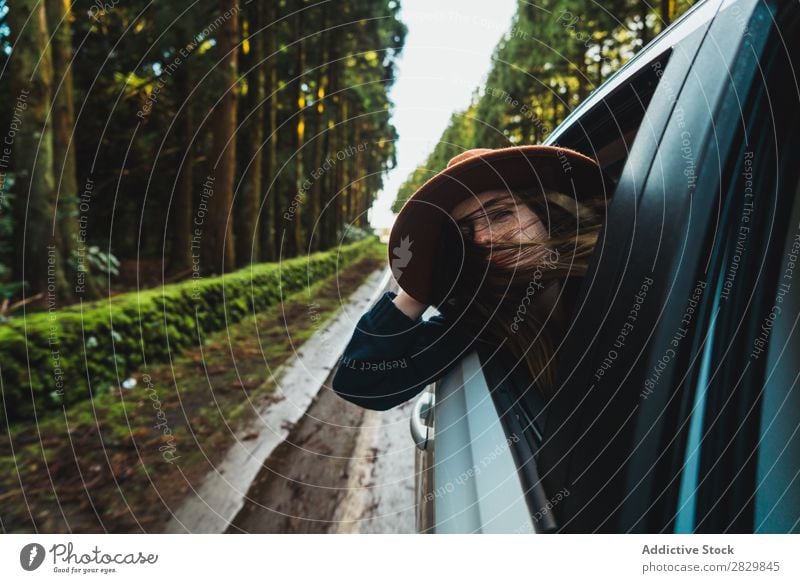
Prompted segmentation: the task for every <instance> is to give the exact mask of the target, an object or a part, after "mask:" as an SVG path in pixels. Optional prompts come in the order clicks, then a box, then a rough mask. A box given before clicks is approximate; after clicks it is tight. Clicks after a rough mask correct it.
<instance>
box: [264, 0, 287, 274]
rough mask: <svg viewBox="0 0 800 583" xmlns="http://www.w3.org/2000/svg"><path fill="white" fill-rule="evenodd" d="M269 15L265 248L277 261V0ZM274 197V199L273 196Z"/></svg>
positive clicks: (268, 256)
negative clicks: (267, 186) (268, 188)
mask: <svg viewBox="0 0 800 583" xmlns="http://www.w3.org/2000/svg"><path fill="white" fill-rule="evenodd" d="M266 6H267V15H266V18H265V19H264V21H265V22H266V23H268V24H269V29H268V32H267V33H266V34H267V35H268V36H267V52H268V53H269V54H268V57H269V59H268V61H267V66H268V67H269V90H268V91H269V94H270V98H269V136H270V137H269V141H268V142H267V165H266V169H265V170H264V176H265V177H266V180H265V181H264V182H265V184H271V185H272V187H271V188H270V190H269V192H268V193H266V192H265V193H264V196H265V197H267V199H266V200H265V201H264V206H265V208H266V209H267V210H270V209H271V212H268V214H267V216H266V217H265V218H264V224H265V225H268V228H267V229H264V231H265V235H266V239H265V241H266V244H265V245H264V247H263V248H262V250H261V251H262V253H263V256H264V260H265V261H275V260H276V259H277V258H278V250H279V249H280V245H281V221H282V220H283V217H282V214H283V213H282V212H281V197H280V196H279V195H278V181H277V177H278V99H279V94H278V23H277V16H278V11H277V8H276V5H275V3H274V2H270V1H267V2H266ZM269 199H271V200H269Z"/></svg>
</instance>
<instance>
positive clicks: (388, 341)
mask: <svg viewBox="0 0 800 583" xmlns="http://www.w3.org/2000/svg"><path fill="white" fill-rule="evenodd" d="M403 296H405V297H403ZM426 307H427V306H425V305H424V304H421V303H420V302H418V301H416V300H415V299H414V298H412V297H411V296H408V295H407V294H405V293H404V292H402V291H401V292H400V293H399V294H395V293H394V292H391V291H387V292H384V294H383V295H382V296H381V298H380V299H379V300H378V301H377V302H376V303H375V305H374V306H373V307H372V308H371V309H370V310H369V311H367V312H366V313H365V314H364V315H362V316H361V318H360V319H359V321H358V324H357V325H356V329H355V331H354V332H353V336H352V337H351V338H350V342H349V343H348V344H347V347H346V348H345V351H344V354H343V355H342V358H341V359H340V361H339V365H338V369H337V371H336V374H335V375H334V378H333V381H332V383H331V385H332V388H333V390H334V391H335V392H336V393H337V394H338V395H339V396H340V397H342V398H343V399H346V400H348V401H350V402H351V403H355V404H356V405H359V406H361V407H365V408H367V409H374V410H378V411H385V410H386V409H391V408H392V407H395V406H397V405H399V404H401V403H404V402H405V401H407V400H409V399H411V398H412V397H414V396H415V395H417V394H418V393H420V392H421V391H422V389H424V388H425V386H427V385H428V384H429V383H431V382H433V381H435V380H437V379H438V378H440V377H442V376H443V375H444V374H446V373H447V372H448V371H449V370H450V369H451V368H453V366H454V365H455V364H456V363H457V362H458V361H459V359H460V358H461V357H463V356H464V355H466V354H467V352H468V350H467V349H468V348H469V347H470V346H471V344H472V339H471V338H469V337H467V336H466V335H465V334H458V333H457V332H456V331H455V330H454V329H453V328H452V326H451V325H450V323H449V322H448V321H447V320H446V319H445V318H444V317H443V316H438V315H437V316H433V317H431V318H429V319H428V320H422V319H420V318H419V316H420V315H421V314H422V312H424V311H425V308H426Z"/></svg>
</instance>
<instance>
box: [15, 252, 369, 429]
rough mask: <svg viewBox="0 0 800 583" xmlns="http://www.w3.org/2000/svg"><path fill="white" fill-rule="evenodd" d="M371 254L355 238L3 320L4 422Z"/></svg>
mask: <svg viewBox="0 0 800 583" xmlns="http://www.w3.org/2000/svg"><path fill="white" fill-rule="evenodd" d="M376 245H379V243H378V242H377V239H376V238H374V237H370V238H365V239H363V240H362V241H359V242H357V243H352V244H350V245H345V246H342V247H339V248H337V249H332V250H329V251H324V252H319V253H314V254H312V255H308V256H307V257H297V258H292V259H288V260H286V261H282V262H279V263H267V264H255V265H252V266H249V267H246V268H244V269H241V270H239V271H235V272H232V273H229V274H226V275H223V276H220V277H214V278H209V279H200V280H190V281H185V282H181V283H177V284H171V285H166V286H163V287H160V288H157V289H152V290H147V291H142V292H139V293H136V292H133V293H127V294H121V295H118V296H114V297H111V298H109V299H107V300H103V301H99V302H94V303H86V304H83V305H82V306H81V305H77V306H70V307H68V308H64V309H61V310H54V311H51V312H40V313H35V314H33V315H31V316H28V317H26V318H24V319H19V320H12V321H10V322H9V323H7V324H6V325H4V326H3V328H0V353H2V354H3V356H4V358H3V363H2V367H3V370H2V373H3V387H2V391H3V400H4V403H5V415H6V417H7V419H6V420H7V421H13V420H18V419H25V418H31V417H32V416H33V415H41V414H42V413H44V412H45V411H46V410H51V409H54V408H58V407H60V406H61V405H69V404H71V403H75V402H78V401H82V400H84V399H88V398H90V397H92V396H93V395H96V394H98V392H100V391H103V390H105V389H107V388H108V387H109V386H116V385H119V384H120V383H121V382H122V380H124V379H125V378H126V377H127V376H128V375H129V374H131V373H132V372H133V371H135V370H137V369H138V368H139V367H141V366H142V365H143V364H144V363H145V362H147V363H154V362H168V361H169V360H170V358H172V357H174V355H176V354H178V353H180V352H182V351H183V350H185V349H186V348H187V347H189V346H193V345H197V344H198V342H202V341H203V339H204V338H205V335H206V334H208V333H210V332H213V331H217V330H222V329H224V328H225V327H226V326H227V325H229V324H232V323H234V322H238V321H240V320H241V319H242V318H244V317H245V316H247V315H249V314H253V313H257V312H259V311H262V310H264V309H265V308H266V307H268V306H272V305H276V304H277V303H279V302H280V301H281V298H282V297H285V296H286V295H288V294H291V293H293V292H296V291H299V290H302V289H305V288H307V287H309V286H311V285H313V284H314V283H315V282H317V281H319V280H320V279H323V278H325V277H328V276H330V275H332V274H334V273H335V272H336V270H337V269H340V268H341V267H342V266H343V265H347V264H350V263H352V262H353V261H355V260H357V259H359V258H360V257H362V256H363V255H364V254H365V253H368V252H370V251H371V250H374V248H375V246H376Z"/></svg>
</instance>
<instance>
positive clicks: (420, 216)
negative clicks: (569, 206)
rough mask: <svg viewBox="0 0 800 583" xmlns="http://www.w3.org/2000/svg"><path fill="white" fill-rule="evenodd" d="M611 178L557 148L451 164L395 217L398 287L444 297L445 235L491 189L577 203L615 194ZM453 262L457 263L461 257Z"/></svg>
mask: <svg viewBox="0 0 800 583" xmlns="http://www.w3.org/2000/svg"><path fill="white" fill-rule="evenodd" d="M609 186H610V185H609V180H608V177H607V176H606V175H605V174H604V173H603V171H602V170H601V168H600V166H599V165H598V164H597V162H595V161H594V160H592V159H591V158H589V157H588V156H585V155H583V154H581V153H580V152H576V151H575V150H570V149H568V148H561V147H556V146H541V145H533V146H517V147H511V148H501V149H497V150H488V151H483V152H482V153H480V154H479V155H475V156H472V157H467V158H465V159H463V160H461V161H459V162H457V163H455V164H452V165H450V166H448V167H447V168H445V169H444V170H442V171H441V172H439V173H438V174H436V175H435V176H433V177H432V178H431V179H430V180H428V181H427V182H425V184H423V185H422V186H421V187H420V188H419V189H418V190H417V191H416V192H415V193H414V194H413V195H412V196H411V197H409V199H408V200H407V201H406V202H405V204H404V205H403V207H402V208H401V209H400V212H399V213H398V215H397V218H396V219H395V223H394V226H393V227H392V231H391V234H390V236H389V249H388V252H389V265H390V267H391V269H392V274H393V275H394V277H395V279H396V280H397V283H398V285H399V286H400V287H401V288H402V289H403V290H404V291H405V292H406V293H408V294H409V295H410V296H412V297H413V298H415V299H416V300H418V301H420V302H423V303H425V304H429V305H434V306H438V305H440V303H441V302H442V301H443V299H444V297H443V296H444V293H443V290H442V282H441V281H440V280H441V277H436V261H437V260H438V261H441V260H442V259H441V257H439V255H440V254H439V253H437V251H438V250H439V249H440V248H442V237H444V236H452V235H447V233H452V232H454V230H453V229H452V228H445V222H446V221H447V222H450V223H454V221H453V218H452V216H451V214H450V213H451V212H452V211H453V209H454V208H455V207H456V206H457V205H458V204H459V203H460V202H462V201H463V200H466V199H468V198H470V197H472V196H476V195H477V194H479V193H481V192H484V191H487V190H498V189H500V190H515V189H519V188H538V189H542V190H545V189H549V190H557V191H559V192H563V193H564V194H567V195H570V196H574V197H575V198H576V199H577V200H583V199H586V198H602V197H604V196H610V194H611V193H610V192H604V190H605V189H607V188H608V187H609ZM453 260H455V261H458V258H457V257H454V258H453Z"/></svg>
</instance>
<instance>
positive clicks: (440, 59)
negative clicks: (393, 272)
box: [369, 0, 517, 229]
mask: <svg viewBox="0 0 800 583" xmlns="http://www.w3.org/2000/svg"><path fill="white" fill-rule="evenodd" d="M400 1H401V12H400V19H401V20H402V21H403V22H404V23H405V24H406V26H407V27H408V33H407V35H406V42H405V46H404V48H403V52H402V53H401V56H400V59H399V60H398V65H397V73H396V75H397V80H396V81H395V84H394V85H393V87H392V89H391V92H390V97H391V99H392V101H393V103H394V116H393V123H394V125H395V127H396V128H397V132H398V134H399V136H400V137H399V140H398V143H397V166H396V167H395V168H394V169H392V170H391V171H390V172H389V173H388V174H387V176H386V177H385V178H384V187H383V190H382V191H381V192H380V193H379V194H378V198H377V200H376V201H375V203H374V204H373V206H372V209H371V210H370V213H369V219H370V224H371V225H372V226H373V227H374V228H376V229H379V228H381V227H391V226H392V223H393V221H394V214H393V213H392V211H391V206H392V203H393V202H394V200H395V198H396V196H397V190H398V188H400V185H401V184H402V183H403V181H404V180H405V179H406V177H407V176H408V175H409V174H410V173H411V172H412V171H413V170H414V169H415V168H416V167H417V166H418V165H420V164H421V163H423V162H424V161H425V159H426V158H427V156H428V154H429V153H430V152H431V150H433V147H434V146H435V145H436V142H437V141H438V140H439V138H440V137H441V135H442V132H443V131H444V130H445V128H446V127H447V123H448V121H449V120H450V115H451V114H452V113H453V112H454V111H457V110H461V109H464V108H466V107H467V105H469V102H470V98H471V95H472V92H473V91H474V90H475V88H476V87H478V86H480V85H482V84H483V82H484V81H485V80H486V75H487V74H488V73H489V69H490V67H491V57H492V51H493V50H494V47H495V45H497V43H498V41H499V40H500V38H501V37H502V36H503V34H504V33H505V32H507V31H508V30H509V29H510V28H511V18H512V17H513V16H514V12H515V10H516V5H517V2H516V0H493V1H492V2H491V3H489V2H486V1H485V0H435V1H434V0H400Z"/></svg>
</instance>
